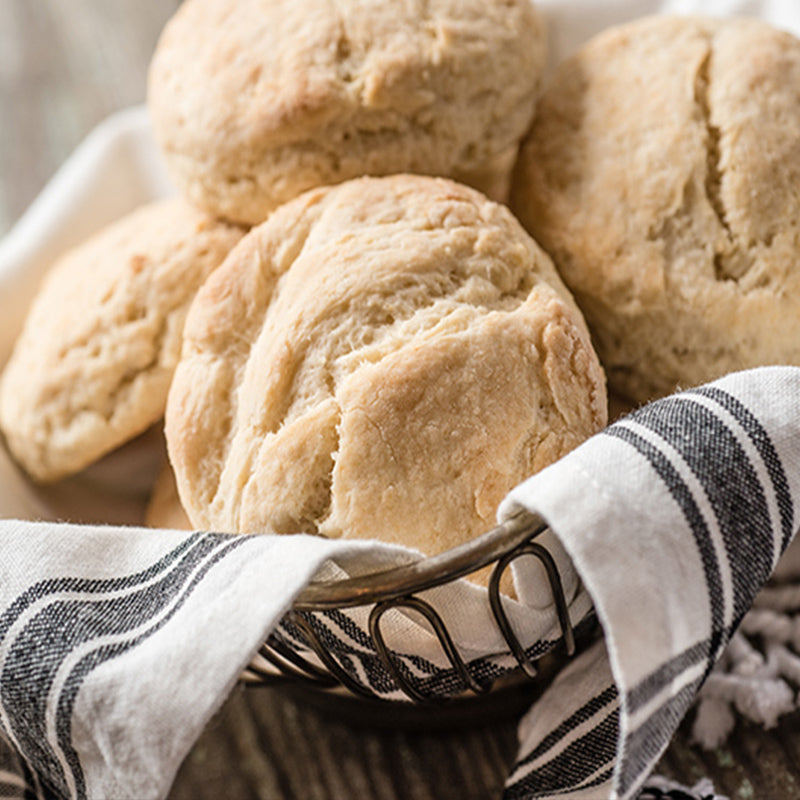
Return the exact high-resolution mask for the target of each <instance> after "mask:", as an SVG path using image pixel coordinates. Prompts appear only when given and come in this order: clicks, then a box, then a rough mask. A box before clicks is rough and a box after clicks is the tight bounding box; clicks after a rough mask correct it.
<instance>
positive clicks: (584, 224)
mask: <svg viewBox="0 0 800 800" xmlns="http://www.w3.org/2000/svg"><path fill="white" fill-rule="evenodd" d="M798 131H800V41H798V40H797V39H796V38H794V37H793V36H791V35H790V34H788V33H785V32H781V31H778V30H775V29H773V28H771V27H769V26H768V25H766V24H764V23H761V22H758V21H756V20H753V19H748V20H726V21H722V20H713V21H712V20H708V19H702V18H670V17H655V18H649V19H646V20H643V21H638V22H635V23H632V24H630V25H626V26H622V27H619V28H616V29H612V30H609V31H607V32H605V33H603V34H601V35H600V36H598V37H596V38H595V39H594V40H592V41H591V42H590V43H589V44H587V45H586V46H585V47H584V48H583V49H582V50H581V51H580V52H579V53H577V54H576V55H575V56H574V57H573V58H571V59H569V60H568V61H566V62H565V63H564V64H562V65H561V67H560V68H559V69H558V70H557V72H556V74H555V75H554V77H553V80H552V82H551V84H550V85H549V86H548V87H547V88H546V90H545V92H544V95H543V97H542V99H541V101H540V103H539V106H538V111H537V117H536V120H535V121H534V125H533V127H532V129H531V131H530V133H529V135H528V137H527V139H526V141H525V143H524V144H523V147H522V148H521V152H520V158H519V161H518V163H517V166H516V169H515V173H514V178H513V185H512V199H511V205H512V208H513V209H514V210H515V212H516V213H517V215H518V217H519V218H520V219H521V220H522V222H523V224H525V226H526V227H527V228H528V230H529V231H531V233H532V234H533V235H534V236H535V237H536V238H537V240H538V241H539V242H540V243H541V244H542V246H543V247H544V248H545V249H546V250H547V251H548V252H549V253H550V255H551V256H552V257H553V259H554V261H555V263H556V265H557V267H558V268H559V271H560V272H561V275H562V277H563V278H564V280H565V282H566V283H567V285H568V286H569V287H570V288H571V289H572V291H573V292H574V294H575V298H576V300H577V302H578V304H579V305H580V306H581V308H582V310H583V311H584V313H585V315H586V319H587V322H588V323H589V327H590V329H591V330H592V334H593V336H594V339H595V344H596V346H597V349H598V353H599V355H600V358H601V360H602V362H603V364H604V366H605V368H606V372H607V375H608V381H609V386H610V387H611V388H612V389H615V390H616V391H617V392H620V393H621V394H624V395H626V396H628V397H629V398H630V399H632V400H634V401H645V400H648V399H651V398H652V397H654V396H658V395H663V394H667V393H669V392H671V391H673V390H674V389H676V388H677V387H679V386H683V387H685V386H689V385H696V384H699V383H702V382H705V381H707V380H711V379H713V378H715V377H718V376H720V375H722V374H724V373H726V372H730V371H733V370H737V369H743V368H747V367H753V366H757V365H760V364H771V363H779V362H780V363H790V364H800V328H799V327H798V320H800V267H798V264H800V259H799V258H798V256H800V239H799V235H798V220H800V133H798Z"/></svg>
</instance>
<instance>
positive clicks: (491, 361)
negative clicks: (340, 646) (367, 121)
mask: <svg viewBox="0 0 800 800" xmlns="http://www.w3.org/2000/svg"><path fill="white" fill-rule="evenodd" d="M606 413H607V412H606V398H605V385H604V378H603V374H602V371H601V369H600V366H599V364H598V362H597V358H596V356H595V354H594V352H593V350H592V348H591V345H590V343H589V337H588V333H587V331H586V328H585V325H584V322H583V320H582V318H581V316H580V312H578V310H577V308H576V307H575V306H574V303H573V301H572V299H571V297H570V295H569V293H568V292H567V290H566V289H565V288H564V286H563V284H562V283H561V281H560V280H559V278H558V276H557V275H556V273H555V270H554V269H553V266H552V263H551V262H550V259H549V258H548V257H547V256H546V255H545V254H544V253H543V252H542V250H541V249H540V248H539V247H538V246H537V245H536V243H535V242H534V241H533V240H532V239H531V238H530V237H529V236H528V235H527V234H526V233H525V232H524V230H523V229H522V227H521V226H520V225H519V223H518V222H517V221H516V220H515V219H514V217H513V216H512V215H511V214H510V213H509V211H508V210H507V209H506V208H504V207H503V206H500V205H498V204H496V203H493V202H491V201H489V200H488V199H486V198H485V197H484V196H483V195H481V194H479V193H478V192H476V191H474V190H472V189H468V188H467V187H464V186H461V185H459V184H456V183H453V182H452V181H449V180H444V179H434V178H424V177H418V176H408V175H401V176H393V177H388V178H362V179H358V180H354V181H349V182H347V183H344V184H340V185H339V186H335V187H329V188H324V189H317V190H312V191H311V192H308V193H306V194H304V195H302V196H301V197H299V198H297V199H295V200H294V201H291V202H290V203H287V204H286V205H285V206H283V207H281V208H280V209H278V210H277V211H276V212H275V213H274V214H273V215H272V216H270V217H269V219H268V220H267V221H266V222H265V223H264V224H263V225H261V226H259V227H258V228H254V229H253V230H252V231H251V232H250V233H249V234H248V236H247V237H246V238H245V239H243V240H242V242H241V243H240V244H239V246H238V247H236V248H235V249H234V250H233V251H232V252H231V254H230V256H229V257H228V258H227V259H226V261H225V263H224V264H223V266H222V267H220V269H219V270H218V271H217V272H216V273H215V274H214V275H212V277H211V278H210V279H209V280H208V281H207V282H206V284H205V285H204V286H203V288H202V289H201V291H200V292H199V293H198V295H197V298H196V299H195V301H194V303H193V304H192V308H191V310H190V313H189V317H188V319H187V324H186V328H185V332H184V347H183V353H182V356H181V361H180V363H179V365H178V368H177V370H176V373H175V379H174V382H173V385H172V388H171V390H170V395H169V399H168V403H167V414H166V434H167V445H168V449H169V453H170V460H171V462H172V464H173V467H174V469H175V473H176V478H177V483H178V490H179V493H180V496H181V499H182V502H183V505H184V507H185V508H186V510H187V513H188V514H189V518H190V519H191V521H192V523H193V524H194V525H195V526H197V527H199V528H209V529H213V530H219V531H228V532H260V531H270V532H277V533H295V532H300V531H304V532H311V533H321V534H323V535H325V536H329V537H348V538H362V539H363V538H377V539H382V540H384V541H389V542H398V543H402V544H405V545H408V546H410V547H415V548H418V549H420V550H422V551H424V552H427V553H434V552H438V551H441V550H444V549H447V548H449V547H452V546H453V545H455V544H457V543H459V542H462V541H464V540H466V539H469V538H472V537H474V536H475V535H476V534H479V533H481V532H483V531H485V530H487V529H488V528H491V527H492V526H493V524H494V515H495V510H496V508H497V505H498V504H499V502H500V500H501V499H502V498H503V497H504V496H505V494H506V493H507V492H508V490H509V489H511V487H513V486H514V485H515V484H517V483H518V482H520V481H521V480H523V479H524V478H525V477H527V476H528V475H529V474H531V473H532V472H534V471H536V470H538V469H541V468H542V467H544V466H546V465H547V464H550V463H551V462H553V461H555V460H556V459H557V458H559V457H560V456H562V455H564V454H565V453H566V452H567V451H568V450H570V449H571V448H573V447H575V446H576V445H577V444H578V443H579V442H581V441H582V440H583V439H585V438H587V437H588V436H590V435H591V434H593V433H594V432H595V431H597V430H598V429H599V428H601V427H602V426H603V424H604V423H605V421H606Z"/></svg>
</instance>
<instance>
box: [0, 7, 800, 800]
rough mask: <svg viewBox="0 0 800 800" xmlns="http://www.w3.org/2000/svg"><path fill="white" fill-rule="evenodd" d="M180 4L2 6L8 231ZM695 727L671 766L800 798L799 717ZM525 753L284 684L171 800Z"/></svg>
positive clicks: (335, 785) (244, 701)
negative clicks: (411, 726) (373, 716)
mask: <svg viewBox="0 0 800 800" xmlns="http://www.w3.org/2000/svg"><path fill="white" fill-rule="evenodd" d="M176 6H177V3H176V2H175V0H69V1H68V2H64V0H0V235H2V233H4V232H5V231H6V230H8V228H9V227H10V226H11V224H12V223H13V222H14V220H16V219H17V218H18V217H19V215H20V214H21V213H22V211H23V210H24V209H25V207H26V206H27V205H28V204H29V203H30V201H31V200H32V199H33V198H34V197H35V195H36V194H37V192H38V191H39V190H40V189H41V188H42V186H43V185H44V183H45V181H46V180H47V179H48V178H49V177H50V176H51V175H52V173H53V172H54V171H55V170H56V168H57V167H58V166H59V165H60V164H61V162H62V161H63V160H64V159H65V158H66V156H67V155H68V154H69V153H70V152H71V150H72V149H73V148H74V147H75V146H76V145H77V144H78V142H79V141H80V140H81V139H82V138H83V137H84V136H85V135H86V133H88V131H89V130H90V129H91V128H92V127H93V126H94V125H95V124H97V123H98V122H99V121H100V120H102V119H103V118H104V117H105V116H106V115H108V114H109V113H111V112H112V111H115V110H117V109H119V108H122V107H125V106H128V105H131V104H135V103H139V102H142V100H143V98H144V94H145V74H146V68H147V64H148V61H149V58H150V55H151V53H152V50H153V47H154V45H155V42H156V39H157V36H158V33H159V31H160V29H161V27H162V26H163V24H164V22H165V20H166V19H167V18H168V16H169V15H170V14H171V13H172V11H173V10H174V8H175V7H176ZM688 740H689V735H688V728H687V727H684V729H682V730H681V732H680V734H679V735H678V737H676V740H675V741H674V743H673V745H672V746H671V748H670V750H669V752H668V753H667V755H666V757H665V758H664V760H663V762H662V764H661V765H660V767H659V769H660V770H661V771H662V772H663V773H664V774H667V775H670V776H673V777H675V778H677V779H680V780H683V781H688V782H691V781H695V780H697V779H698V778H700V777H702V776H704V775H708V776H710V777H712V778H713V779H714V781H715V783H716V785H717V787H718V788H719V790H720V791H723V792H726V793H727V794H728V795H729V796H730V797H731V798H732V800H734V799H735V800H793V798H800V718H799V717H798V715H795V716H792V717H790V718H787V719H785V720H783V721H782V722H781V724H780V725H779V726H778V727H777V728H775V729H774V730H773V731H769V732H764V731H762V730H760V729H757V728H754V727H751V726H746V725H741V726H740V727H739V728H738V729H737V732H736V734H735V736H734V737H733V738H732V740H731V741H730V742H729V743H728V744H727V745H726V746H725V747H723V748H721V749H719V750H717V751H714V752H703V751H701V750H699V749H697V748H695V747H692V746H691V745H690V744H688ZM515 750H516V733H515V722H514V720H513V719H512V720H499V721H498V720H492V719H489V720H486V721H485V724H484V725H482V726H481V727H471V728H463V729H461V730H457V731H451V732H445V733H432V732H425V731H423V732H420V731H417V732H412V731H405V730H391V729H390V730H380V731H379V730H373V729H370V728H364V727H358V726H355V725H352V724H349V723H348V721H347V719H346V718H344V717H343V716H342V715H339V716H338V717H335V718H331V717H330V716H327V715H325V714H323V713H321V712H319V711H317V710H315V709H313V708H311V707H309V706H308V705H304V704H303V703H301V702H298V701H297V700H295V699H292V698H291V697H290V696H289V695H288V694H287V692H286V691H285V690H284V689H282V688H269V689H242V688H238V689H236V690H235V691H234V693H233V694H232V696H231V697H230V699H229V700H228V701H227V702H226V703H225V704H224V706H223V708H222V709H221V710H220V712H219V713H218V714H217V715H216V716H215V718H214V719H213V720H212V722H211V723H210V724H209V726H208V728H207V730H206V731H205V733H204V734H203V736H202V737H201V739H200V740H199V741H198V742H197V744H196V746H195V747H194V748H193V749H192V751H191V752H190V754H189V755H188V757H187V758H186V760H185V762H184V764H183V766H182V768H181V770H180V772H179V774H178V776H177V779H176V781H175V785H174V787H173V790H172V793H171V800H203V799H208V800H211V798H214V799H215V800H216V798H226V799H227V800H345V799H348V800H349V799H350V798H374V800H449V799H450V798H458V799H459V800H473V799H474V800H486V798H496V797H499V795H500V793H501V788H502V784H503V781H504V779H505V776H506V774H507V771H508V766H509V764H510V763H511V761H512V759H513V757H514V754H515Z"/></svg>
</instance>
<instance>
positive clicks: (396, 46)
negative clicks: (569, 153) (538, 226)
mask: <svg viewBox="0 0 800 800" xmlns="http://www.w3.org/2000/svg"><path fill="white" fill-rule="evenodd" d="M544 58H545V45H544V28H543V24H542V22H541V20H540V18H539V16H538V14H537V13H536V12H535V10H534V9H533V7H532V5H531V3H530V2H529V0H403V1H402V2H383V0H380V1H379V0H337V2H333V1H332V0H186V2H184V3H183V5H182V6H181V8H180V9H179V10H178V12H177V13H176V15H175V16H174V17H173V18H172V20H170V22H169V23H168V24H167V26H166V27H165V29H164V31H163V34H162V37H161V39H160V41H159V44H158V47H157V49H156V53H155V55H154V58H153V61H152V64H151V69H150V75H149V88H148V103H149V106H150V109H151V112H152V117H153V122H154V127H155V131H156V134H157V137H158V139H159V141H160V144H161V145H162V148H163V149H164V151H165V155H166V157H167V162H168V166H169V167H170V169H171V171H172V173H173V176H174V177H175V179H176V181H177V182H178V184H179V185H180V186H182V187H184V189H185V190H186V191H187V192H189V196H190V198H191V199H192V201H193V202H195V203H197V204H199V205H201V207H205V208H207V209H208V210H209V211H212V212H216V213H218V214H220V215H221V216H223V217H227V218H231V219H234V220H237V221H241V222H247V223H251V224H256V223H259V222H261V221H263V220H264V218H265V217H266V215H267V213H268V212H269V211H271V210H272V209H274V208H275V207H276V206H277V205H279V204H281V203H283V202H285V201H286V200H289V199H291V198H292V197H296V196H297V195H298V194H300V193H301V192H303V191H305V190H307V189H311V188H314V187H316V186H321V185H325V184H330V183H337V182H340V181H342V180H345V179H348V178H353V177H357V176H360V175H364V174H391V173H398V172H420V173H425V174H443V175H448V176H450V177H456V178H458V177H459V175H461V174H462V173H468V172H471V171H474V170H480V169H482V168H484V167H485V166H486V164H487V162H491V161H492V160H493V159H496V158H498V157H501V156H505V155H506V154H507V152H508V151H509V149H512V150H513V152H514V153H515V152H516V147H517V144H518V142H519V139H520V138H521V137H522V135H523V134H524V132H525V130H526V129H527V127H528V125H529V123H530V119H531V116H532V114H533V109H534V102H535V95H536V92H537V90H538V87H539V83H540V76H541V73H542V70H543V67H544ZM512 158H513V157H512ZM509 166H510V165H509Z"/></svg>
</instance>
